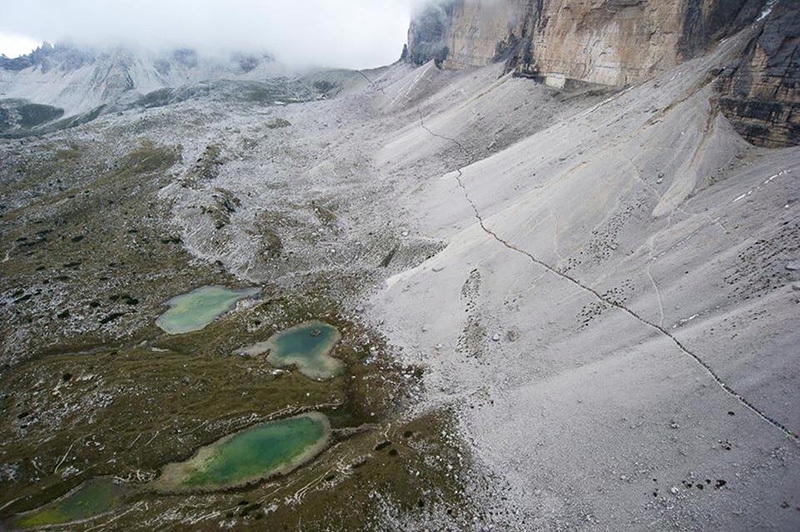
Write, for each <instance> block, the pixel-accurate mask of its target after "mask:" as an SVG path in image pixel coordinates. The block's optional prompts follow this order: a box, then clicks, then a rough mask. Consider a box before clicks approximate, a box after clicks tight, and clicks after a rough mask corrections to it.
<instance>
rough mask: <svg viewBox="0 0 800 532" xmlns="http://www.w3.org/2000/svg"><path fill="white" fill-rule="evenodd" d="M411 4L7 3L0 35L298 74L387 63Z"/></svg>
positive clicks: (241, 0)
mask: <svg viewBox="0 0 800 532" xmlns="http://www.w3.org/2000/svg"><path fill="white" fill-rule="evenodd" d="M417 3H418V2H416V1H414V0H378V1H375V2H360V1H357V0H336V1H334V0H294V1H288V0H278V1H270V2H259V1H256V0H231V1H229V2H196V1H191V0H177V1H171V2H160V1H157V0H142V1H131V0H123V1H119V2H96V1H92V0H65V1H63V2H50V1H47V0H29V1H28V0H26V1H24V2H5V3H4V5H3V7H2V16H1V17H0V32H4V31H5V32H10V33H16V34H20V35H26V36H30V37H35V38H37V39H41V40H46V41H49V42H51V43H56V42H58V43H72V44H74V45H77V46H87V45H92V46H99V47H102V48H108V47H115V46H118V45H125V46H128V47H138V48H145V49H147V50H148V51H149V52H159V53H161V52H164V51H169V50H173V49H176V48H191V49H193V50H196V51H198V52H200V53H202V54H204V55H214V54H217V55H226V54H229V53H231V52H237V51H247V52H253V51H267V52H269V53H271V54H273V55H274V56H275V57H276V58H278V59H279V60H280V61H282V62H284V63H287V64H291V65H293V66H298V67H308V66H325V67H349V68H367V67H376V66H380V65H384V64H388V63H391V62H392V61H393V60H394V59H396V58H397V55H398V54H399V50H400V49H401V48H402V45H403V43H404V42H405V36H406V31H407V29H408V21H409V17H410V14H411V11H412V10H413V8H414V6H415V5H416V4H417Z"/></svg>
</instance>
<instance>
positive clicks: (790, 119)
mask: <svg viewBox="0 0 800 532" xmlns="http://www.w3.org/2000/svg"><path fill="white" fill-rule="evenodd" d="M798 11H800V4H798V3H797V2H794V1H791V0H782V1H777V2H776V1H774V0H772V1H768V0H681V1H679V2H674V3H673V2H662V1H658V0H448V1H445V2H444V3H442V2H438V3H435V4H432V5H429V6H428V7H427V8H425V9H423V10H422V11H420V12H419V13H418V14H417V15H416V16H415V18H414V20H413V22H412V24H411V28H410V30H409V49H408V52H407V53H406V54H405V56H406V57H407V58H409V59H411V60H412V62H414V63H417V64H422V63H424V62H426V61H428V60H431V59H436V60H437V63H438V64H440V65H443V66H444V67H445V68H452V69H461V68H468V67H478V66H484V65H487V64H489V63H492V62H500V61H504V62H506V69H507V71H513V72H515V74H517V75H520V76H525V77H530V78H533V79H537V80H540V81H543V82H545V83H547V84H548V85H551V86H555V87H557V88H562V87H564V86H565V85H569V84H571V83H573V82H576V81H577V82H585V83H594V84H601V85H612V86H625V85H630V84H633V83H636V82H639V81H641V80H643V79H647V78H650V77H652V76H654V75H656V74H658V73H661V72H664V71H666V70H668V69H670V68H673V67H675V66H676V65H678V64H679V63H681V62H683V61H685V60H688V59H692V58H694V57H697V56H699V55H702V54H703V53H706V52H708V51H709V50H710V49H711V48H712V47H713V46H714V45H715V44H716V43H718V42H719V41H720V40H722V39H724V38H726V37H729V36H731V35H733V34H734V33H736V32H737V31H740V30H742V29H744V28H745V27H747V26H748V25H751V24H753V23H756V24H757V29H756V31H755V32H754V34H753V38H752V39H753V40H752V42H751V44H750V46H749V48H748V51H747V53H746V57H744V58H742V62H741V64H732V65H730V68H728V69H726V70H725V71H724V72H723V73H722V74H723V76H722V79H721V81H720V84H719V88H720V99H721V108H722V110H723V112H724V113H725V114H726V116H728V118H729V119H731V120H732V122H733V123H734V126H735V127H736V129H737V130H738V131H739V132H740V133H741V134H742V135H743V136H744V137H745V138H747V139H748V140H749V141H751V142H753V143H756V144H759V145H763V146H785V145H796V144H797V143H798V118H797V116H799V115H800V113H798V112H797V106H798V97H797V90H796V86H797V83H798V82H800V76H798V68H797V60H796V59H795V56H796V55H797V54H796V52H797V49H798V30H797V28H798V26H800V22H799V20H800V19H799V18H798Z"/></svg>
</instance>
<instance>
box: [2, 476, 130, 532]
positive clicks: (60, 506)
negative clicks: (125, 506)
mask: <svg viewBox="0 0 800 532" xmlns="http://www.w3.org/2000/svg"><path fill="white" fill-rule="evenodd" d="M124 496H125V490H124V488H123V487H122V486H119V485H117V484H115V483H114V482H113V481H112V480H110V479H107V478H95V479H92V480H88V481H86V482H84V483H83V484H81V485H80V486H78V487H77V488H76V489H74V490H72V491H71V492H69V493H68V494H66V495H65V496H63V497H61V498H60V499H57V500H55V501H53V502H51V503H49V504H47V505H46V506H44V507H42V508H40V509H38V510H33V511H32V512H29V513H27V514H23V515H21V516H20V517H19V518H17V519H16V520H15V521H14V525H15V526H17V527H21V528H33V527H40V526H52V525H63V524H67V523H75V522H78V521H85V520H87V519H90V518H92V517H97V516H100V515H103V514H105V513H108V512H110V511H111V510H113V509H114V508H116V507H117V506H119V505H120V504H121V503H122V502H123V499H124Z"/></svg>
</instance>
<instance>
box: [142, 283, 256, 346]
mask: <svg viewBox="0 0 800 532" xmlns="http://www.w3.org/2000/svg"><path fill="white" fill-rule="evenodd" d="M259 291H260V290H259V289H258V288H247V289H243V290H231V289H229V288H225V287H224V286H204V287H203V288H198V289H197V290H193V291H192V292H189V293H188V294H184V295H181V296H177V297H174V298H172V299H170V300H169V301H167V305H169V306H170V309H169V310H168V311H166V312H165V313H164V314H162V315H161V316H160V317H159V318H158V319H157V320H156V325H158V326H159V327H161V329H162V330H163V331H165V332H167V333H169V334H183V333H188V332H192V331H199V330H201V329H203V328H205V327H206V325H208V324H209V323H211V322H212V321H214V320H215V319H216V318H217V317H219V316H221V315H222V314H225V313H226V312H228V311H229V310H231V309H232V308H233V307H234V306H235V305H236V303H237V302H238V301H239V300H240V299H244V298H246V297H251V296H254V295H256V294H258V293H259Z"/></svg>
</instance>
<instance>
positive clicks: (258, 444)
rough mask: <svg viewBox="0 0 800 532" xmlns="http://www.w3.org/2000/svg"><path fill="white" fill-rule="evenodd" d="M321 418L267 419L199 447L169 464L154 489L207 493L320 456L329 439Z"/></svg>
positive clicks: (326, 424) (288, 469)
mask: <svg viewBox="0 0 800 532" xmlns="http://www.w3.org/2000/svg"><path fill="white" fill-rule="evenodd" d="M330 432H331V429H330V423H329V422H328V418H327V417H326V416H325V415H324V414H320V413H319V412H310V413H307V414H302V415H299V416H295V417H291V418H287V419H281V420H277V421H270V422H268V423H264V424H261V425H257V426H255V427H251V428H249V429H246V430H243V431H242V432H238V433H236V434H232V435H230V436H226V437H224V438H222V439H220V440H218V441H216V442H215V443H212V444H211V445H208V446H206V447H202V448H201V449H200V450H199V451H198V452H197V454H195V455H194V457H192V458H190V459H189V460H187V461H185V462H179V463H175V464H170V465H168V466H166V467H165V468H164V471H163V473H162V474H161V477H160V478H159V479H158V480H156V481H155V483H154V485H153V487H154V488H155V489H156V490H158V491H167V492H182V491H211V490H217V489H226V488H234V487H239V486H244V485H247V484H251V483H254V482H257V481H259V480H263V479H266V478H268V477H272V476H275V475H285V474H287V473H289V472H291V471H292V470H293V469H295V468H296V467H298V466H300V465H302V464H303V463H305V462H307V461H308V460H310V459H312V458H314V457H315V456H316V455H317V454H319V453H320V452H322V450H323V449H324V448H325V446H326V445H327V443H328V439H329V438H330Z"/></svg>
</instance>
